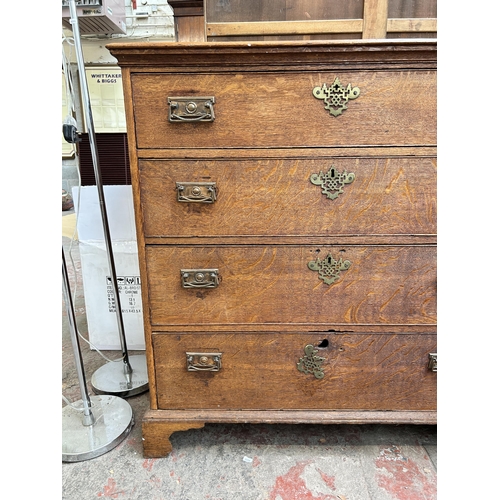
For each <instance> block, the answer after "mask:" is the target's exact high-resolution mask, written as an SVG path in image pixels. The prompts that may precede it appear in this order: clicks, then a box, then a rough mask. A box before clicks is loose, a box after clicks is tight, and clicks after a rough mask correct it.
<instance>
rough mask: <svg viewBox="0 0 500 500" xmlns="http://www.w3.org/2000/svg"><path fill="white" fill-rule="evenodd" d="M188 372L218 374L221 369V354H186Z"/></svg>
mask: <svg viewBox="0 0 500 500" xmlns="http://www.w3.org/2000/svg"><path fill="white" fill-rule="evenodd" d="M186 363H187V371H188V372H218V371H219V370H220V369H221V363H222V353H221V352H186Z"/></svg>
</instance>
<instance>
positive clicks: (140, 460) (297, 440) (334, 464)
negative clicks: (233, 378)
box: [62, 211, 446, 500]
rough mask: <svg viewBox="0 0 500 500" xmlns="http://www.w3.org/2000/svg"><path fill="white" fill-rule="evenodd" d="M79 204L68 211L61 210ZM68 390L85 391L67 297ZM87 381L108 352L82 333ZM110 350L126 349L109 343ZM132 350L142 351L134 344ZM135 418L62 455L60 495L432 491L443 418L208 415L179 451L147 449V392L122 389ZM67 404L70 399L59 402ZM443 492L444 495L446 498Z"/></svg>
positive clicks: (333, 495) (164, 498) (284, 499)
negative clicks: (366, 421)
mask: <svg viewBox="0 0 500 500" xmlns="http://www.w3.org/2000/svg"><path fill="white" fill-rule="evenodd" d="M72 213H73V211H68V212H63V219H64V217H65V216H66V215H70V214H72ZM62 241H63V248H64V249H65V252H66V260H67V266H68V274H69V277H70V281H71V284H72V286H73V284H74V280H75V277H76V278H77V279H78V286H77V292H76V299H75V303H74V307H75V312H76V319H77V325H78V329H79V331H80V333H81V334H83V335H84V336H86V334H87V322H86V316H85V303H84V297H83V289H82V282H81V275H80V273H81V266H80V260H79V254H78V242H77V241H73V243H72V251H71V255H72V257H73V260H74V264H75V265H74V267H73V264H72V263H71V261H70V259H69V247H70V243H71V239H70V238H69V237H67V236H64V235H63V237H62ZM62 316H63V318H62V393H63V395H64V396H65V397H66V398H67V399H69V400H70V401H71V402H73V401H78V400H80V399H81V392H80V387H79V385H78V378H77V373H76V369H75V366H76V365H75V360H74V355H73V349H72V345H71V337H70V328H69V323H68V318H67V313H66V305H65V302H64V297H63V299H62ZM80 346H81V350H82V357H83V365H84V368H85V374H86V379H87V390H88V392H89V394H90V396H94V394H93V392H92V389H91V386H90V379H91V376H92V374H93V373H94V372H95V370H97V369H98V368H99V367H100V366H102V365H103V364H104V363H105V362H106V361H105V360H104V359H103V358H102V357H101V356H100V355H99V354H98V353H97V352H96V351H92V350H90V349H89V348H88V346H87V344H86V343H85V342H80ZM104 354H106V355H107V356H108V357H110V358H113V359H114V358H117V357H119V355H120V354H121V353H120V352H117V351H107V352H105V353H104ZM129 354H130V355H134V354H143V351H139V352H138V351H130V353H129ZM126 401H127V402H128V403H129V404H130V406H131V408H132V410H133V414H134V419H135V425H134V427H133V428H132V431H131V432H130V434H129V435H128V436H127V437H126V438H125V439H124V440H123V441H122V442H121V443H120V444H119V445H118V446H116V447H115V448H113V449H112V450H111V451H109V452H107V453H105V454H104V455H101V456H99V457H95V458H92V459H89V460H85V461H81V462H74V463H63V464H62V498H63V500H87V499H89V500H90V499H92V500H95V499H96V498H112V499H119V500H170V499H179V500H210V499H211V500H215V499H217V500H435V499H436V498H437V428H436V427H435V426H417V425H286V424H284V425H283V424H281V425H280V424H275V425H264V424H262V425H261V424H258V425H256V424H234V425H229V424H228V425H223V424H207V425H206V426H205V427H204V428H202V429H193V430H189V431H185V432H178V433H174V434H173V435H172V437H171V442H172V445H173V452H172V453H171V454H170V455H169V456H168V457H166V458H160V459H145V458H144V457H143V454H142V435H141V419H142V416H143V415H144V412H145V411H146V410H147V409H148V406H149V392H145V393H143V394H140V395H136V396H132V397H129V398H127V399H126ZM63 406H64V404H63ZM444 500H446V499H444Z"/></svg>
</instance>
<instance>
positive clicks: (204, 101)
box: [168, 97, 215, 123]
mask: <svg viewBox="0 0 500 500" xmlns="http://www.w3.org/2000/svg"><path fill="white" fill-rule="evenodd" d="M214 104H215V97H169V98H168V121H169V122H171V123H177V122H213V121H214V120H215V114H214Z"/></svg>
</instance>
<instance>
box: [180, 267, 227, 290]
mask: <svg viewBox="0 0 500 500" xmlns="http://www.w3.org/2000/svg"><path fill="white" fill-rule="evenodd" d="M181 283H182V286H183V288H217V287H218V286H219V270H218V269H181Z"/></svg>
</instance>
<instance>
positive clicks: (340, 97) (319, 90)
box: [313, 78, 360, 116]
mask: <svg viewBox="0 0 500 500" xmlns="http://www.w3.org/2000/svg"><path fill="white" fill-rule="evenodd" d="M359 94H360V90H359V88H358V87H352V86H351V84H350V83H349V84H348V85H347V87H344V85H342V84H341V83H340V80H339V79H338V78H335V81H334V82H333V83H332V84H331V85H330V86H327V85H326V83H324V84H323V85H322V86H321V87H314V89H313V96H314V97H316V99H322V100H323V103H324V104H325V109H327V110H328V111H329V112H330V114H331V115H333V116H339V115H340V114H342V111H344V109H347V102H348V101H349V100H350V99H357V98H358V97H359Z"/></svg>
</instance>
